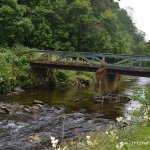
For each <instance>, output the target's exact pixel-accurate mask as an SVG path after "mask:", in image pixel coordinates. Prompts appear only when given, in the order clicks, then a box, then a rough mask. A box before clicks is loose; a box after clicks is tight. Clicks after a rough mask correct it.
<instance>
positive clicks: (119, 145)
mask: <svg viewBox="0 0 150 150" xmlns="http://www.w3.org/2000/svg"><path fill="white" fill-rule="evenodd" d="M124 145H125V143H124V142H120V143H119V144H117V145H116V148H117V149H121V148H123V146H124Z"/></svg>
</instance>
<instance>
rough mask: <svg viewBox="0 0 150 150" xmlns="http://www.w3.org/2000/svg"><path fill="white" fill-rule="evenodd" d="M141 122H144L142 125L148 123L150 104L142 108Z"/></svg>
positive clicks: (149, 121) (149, 120)
mask: <svg viewBox="0 0 150 150" xmlns="http://www.w3.org/2000/svg"><path fill="white" fill-rule="evenodd" d="M142 122H143V123H144V125H147V124H149V123H150V106H148V107H145V108H144V110H143V116H142Z"/></svg>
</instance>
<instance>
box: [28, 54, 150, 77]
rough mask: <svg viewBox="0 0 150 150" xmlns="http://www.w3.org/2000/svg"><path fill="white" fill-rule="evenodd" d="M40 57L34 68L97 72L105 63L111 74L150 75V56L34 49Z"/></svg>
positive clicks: (34, 63) (33, 64)
mask: <svg viewBox="0 0 150 150" xmlns="http://www.w3.org/2000/svg"><path fill="white" fill-rule="evenodd" d="M33 52H34V53H37V56H38V59H37V60H36V61H33V62H30V64H31V66H32V67H34V68H49V69H63V70H75V71H88V72H96V70H98V69H99V67H100V66H101V65H103V66H104V67H105V68H106V70H107V72H108V73H110V74H115V73H119V74H124V75H131V76H141V77H150V56H145V55H120V54H108V53H95V52H71V51H33Z"/></svg>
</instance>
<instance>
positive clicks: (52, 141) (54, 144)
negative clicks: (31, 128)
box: [50, 136, 60, 150]
mask: <svg viewBox="0 0 150 150" xmlns="http://www.w3.org/2000/svg"><path fill="white" fill-rule="evenodd" d="M50 139H51V144H52V147H53V148H54V149H55V150H60V148H57V147H58V142H59V141H58V139H56V138H55V137H53V136H51V137H50Z"/></svg>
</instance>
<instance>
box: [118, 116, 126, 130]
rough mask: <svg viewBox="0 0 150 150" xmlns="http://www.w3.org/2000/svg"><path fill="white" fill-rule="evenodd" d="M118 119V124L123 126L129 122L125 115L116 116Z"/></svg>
mask: <svg viewBox="0 0 150 150" xmlns="http://www.w3.org/2000/svg"><path fill="white" fill-rule="evenodd" d="M116 120H117V122H118V125H120V127H122V128H123V127H125V126H126V125H127V124H128V123H127V121H126V120H125V118H124V117H118V118H116Z"/></svg>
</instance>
